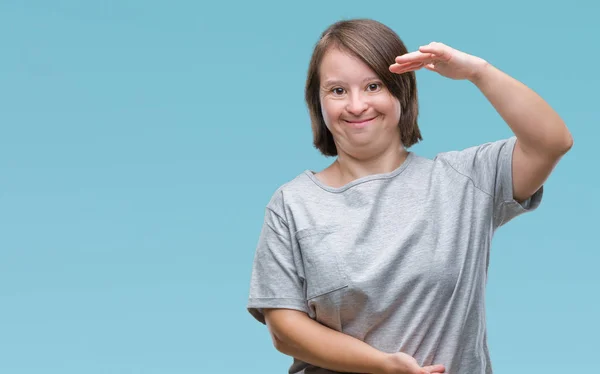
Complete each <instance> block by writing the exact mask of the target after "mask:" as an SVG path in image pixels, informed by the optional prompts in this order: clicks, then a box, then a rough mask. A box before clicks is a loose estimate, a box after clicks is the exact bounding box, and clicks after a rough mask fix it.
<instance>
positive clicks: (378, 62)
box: [305, 19, 423, 156]
mask: <svg viewBox="0 0 600 374" xmlns="http://www.w3.org/2000/svg"><path fill="white" fill-rule="evenodd" d="M329 48H340V49H342V50H344V51H346V52H349V53H350V54H352V55H354V56H356V57H358V58H359V59H361V60H362V61H363V62H364V63H365V64H367V66H369V67H370V68H371V69H372V70H373V71H374V72H375V74H377V76H378V77H379V79H381V80H382V81H383V84H384V85H385V87H386V88H387V89H388V91H390V93H391V94H392V95H394V96H395V97H396V98H397V99H398V101H399V102H400V108H401V114H400V121H399V123H398V127H399V128H400V139H401V141H402V144H403V145H404V147H406V148H408V147H410V146H412V145H414V144H416V143H418V142H419V141H420V140H422V139H423V138H422V137H421V131H420V130H419V126H418V125H417V116H418V114H419V104H418V101H417V82H416V77H415V73H414V72H413V71H411V72H408V73H404V74H395V73H392V72H390V70H389V66H390V65H391V64H393V63H394V61H395V58H396V56H400V55H403V54H405V53H407V52H408V51H407V49H406V47H405V46H404V43H403V42H402V40H400V38H399V37H398V35H397V34H396V33H395V32H394V31H393V30H392V29H390V28H389V27H387V26H385V25H384V24H382V23H380V22H377V21H374V20H370V19H353V20H344V21H339V22H336V23H334V24H333V25H331V26H329V28H327V30H325V31H324V32H323V34H321V38H320V39H319V41H318V42H317V44H316V46H315V49H314V51H313V54H312V57H311V60H310V65H309V68H308V77H307V79H306V89H305V99H306V104H307V106H308V111H309V113H310V119H311V124H312V131H313V144H314V146H315V148H317V149H318V150H319V151H320V152H321V153H322V154H323V155H325V156H336V155H337V149H336V147H335V143H334V141H333V135H331V132H330V131H329V129H327V126H325V120H324V119H323V114H322V113H321V100H320V84H321V83H320V79H319V67H320V65H321V61H322V59H323V56H324V55H325V53H326V52H327V50H328V49H329Z"/></svg>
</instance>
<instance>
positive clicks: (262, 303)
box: [246, 298, 308, 325]
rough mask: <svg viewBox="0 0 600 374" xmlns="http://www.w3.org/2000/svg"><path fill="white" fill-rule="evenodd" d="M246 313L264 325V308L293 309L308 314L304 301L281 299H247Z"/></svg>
mask: <svg viewBox="0 0 600 374" xmlns="http://www.w3.org/2000/svg"><path fill="white" fill-rule="evenodd" d="M246 308H247V309H248V312H250V314H251V315H252V316H253V317H254V318H255V319H256V320H257V321H259V322H260V323H262V324H264V325H266V321H265V316H264V314H263V309H264V308H280V309H294V310H298V311H301V312H304V313H306V314H308V306H307V304H306V300H302V299H281V298H249V299H248V305H247V307H246Z"/></svg>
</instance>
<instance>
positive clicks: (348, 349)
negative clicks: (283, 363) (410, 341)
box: [276, 317, 388, 374]
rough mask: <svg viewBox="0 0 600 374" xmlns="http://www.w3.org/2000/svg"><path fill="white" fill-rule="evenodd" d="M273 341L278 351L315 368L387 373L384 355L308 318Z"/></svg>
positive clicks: (295, 324)
mask: <svg viewBox="0 0 600 374" xmlns="http://www.w3.org/2000/svg"><path fill="white" fill-rule="evenodd" d="M291 326H293V327H291ZM282 335H283V336H282ZM276 338H277V339H276V340H277V341H276V346H277V350H279V351H280V352H282V353H284V354H287V355H289V356H292V357H296V358H297V359H299V360H302V361H304V362H308V363H310V364H312V365H315V366H318V367H322V368H325V369H329V370H334V371H339V372H351V373H374V374H379V373H386V372H387V371H388V368H387V359H388V354H387V353H385V352H381V351H379V350H377V349H375V348H373V347H371V346H370V345H368V344H366V343H364V342H362V341H361V340H359V339H356V338H354V337H352V336H350V335H346V334H343V333H341V332H338V331H335V330H333V329H330V328H328V327H326V326H323V325H321V324H320V323H318V322H316V321H313V320H312V319H310V318H308V317H306V318H301V319H297V320H295V321H294V324H293V325H292V324H290V325H289V328H288V329H286V333H285V334H279V336H278V337H277V336H276Z"/></svg>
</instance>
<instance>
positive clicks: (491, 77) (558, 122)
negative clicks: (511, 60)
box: [390, 42, 573, 201]
mask: <svg viewBox="0 0 600 374" xmlns="http://www.w3.org/2000/svg"><path fill="white" fill-rule="evenodd" d="M423 67H424V68H426V69H428V70H431V71H434V72H437V73H439V74H440V75H442V76H444V77H448V78H451V79H468V80H470V81H471V82H473V83H474V84H475V85H476V86H477V87H478V88H479V89H480V90H481V92H482V93H483V94H484V95H485V97H486V98H487V99H488V100H489V101H490V103H491V104H492V105H493V106H494V108H495V109H496V111H497V112H498V114H500V116H501V117H502V118H503V119H504V120H505V121H506V123H507V124H508V126H509V127H510V128H511V130H512V131H513V132H514V133H515V135H516V137H517V143H516V145H515V149H514V152H513V167H512V169H513V173H512V174H513V195H514V196H513V197H514V198H515V200H517V201H524V200H526V199H528V198H529V197H531V195H533V194H534V193H535V192H536V191H537V190H539V188H540V187H541V186H542V184H543V183H544V182H545V181H546V179H547V178H548V176H549V175H550V173H551V172H552V170H553V169H554V167H555V166H556V164H557V163H558V161H559V160H560V158H561V157H562V156H563V155H564V154H565V153H567V152H568V151H569V149H570V148H571V147H572V145H573V138H572V137H571V134H570V133H569V130H568V129H567V127H566V126H565V124H564V122H563V121H562V119H561V118H560V117H559V116H558V114H557V113H556V112H555V111H554V110H553V109H552V108H551V107H550V106H549V105H548V104H547V103H546V102H545V101H544V100H543V99H542V98H541V97H540V96H538V95H537V94H536V93H535V92H533V91H532V90H531V89H529V88H528V87H527V86H525V85H524V84H523V83H521V82H519V81H517V80H516V79H514V78H511V77H510V76H508V75H507V74H505V73H503V72H501V71H500V70H498V69H496V68H495V67H493V66H492V65H491V64H489V63H488V62H487V61H485V60H483V59H481V58H479V57H475V56H472V55H469V54H466V53H464V52H461V51H458V50H456V49H454V48H451V47H449V46H447V45H444V44H442V43H437V42H433V43H429V44H428V45H426V46H421V47H419V50H418V51H415V52H411V53H407V54H404V55H402V56H398V57H396V60H395V63H394V64H392V65H391V66H390V71H392V72H394V73H396V74H403V73H406V72H408V71H413V70H418V69H421V68H423Z"/></svg>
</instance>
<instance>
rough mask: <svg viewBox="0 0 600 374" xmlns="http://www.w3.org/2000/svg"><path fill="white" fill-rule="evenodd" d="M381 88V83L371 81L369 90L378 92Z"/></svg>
mask: <svg viewBox="0 0 600 374" xmlns="http://www.w3.org/2000/svg"><path fill="white" fill-rule="evenodd" d="M380 89H381V83H371V84H369V85H368V86H367V91H371V92H377V91H379V90H380Z"/></svg>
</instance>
